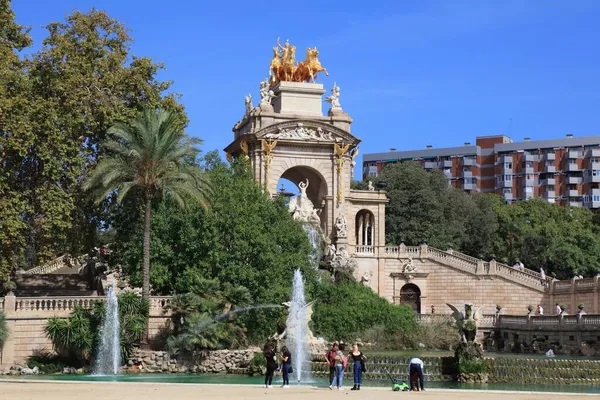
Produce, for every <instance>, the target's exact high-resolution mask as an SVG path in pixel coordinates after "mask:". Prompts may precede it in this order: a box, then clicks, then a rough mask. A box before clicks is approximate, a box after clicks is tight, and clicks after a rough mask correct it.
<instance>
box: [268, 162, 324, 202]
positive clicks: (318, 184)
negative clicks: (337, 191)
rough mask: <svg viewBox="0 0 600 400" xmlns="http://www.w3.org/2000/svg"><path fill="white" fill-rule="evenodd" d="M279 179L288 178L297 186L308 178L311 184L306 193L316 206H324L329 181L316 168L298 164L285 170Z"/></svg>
mask: <svg viewBox="0 0 600 400" xmlns="http://www.w3.org/2000/svg"><path fill="white" fill-rule="evenodd" d="M279 179H287V180H288V181H290V182H292V183H293V184H295V185H296V186H297V187H298V185H299V184H300V182H305V181H306V180H307V179H308V183H309V185H308V188H307V189H306V195H307V196H308V198H309V200H310V201H312V203H313V205H314V206H315V208H317V209H319V208H321V207H322V205H323V204H322V203H323V200H324V198H325V196H327V182H326V181H325V178H324V177H323V175H321V173H320V172H319V171H317V170H316V169H314V168H312V167H309V166H306V165H298V166H295V167H292V168H289V169H287V170H285V171H284V172H283V173H282V174H281V175H280V176H279V177H278V180H279Z"/></svg>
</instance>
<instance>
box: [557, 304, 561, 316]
mask: <svg viewBox="0 0 600 400" xmlns="http://www.w3.org/2000/svg"><path fill="white" fill-rule="evenodd" d="M561 313H562V308H560V306H559V305H558V303H556V315H560V314H561Z"/></svg>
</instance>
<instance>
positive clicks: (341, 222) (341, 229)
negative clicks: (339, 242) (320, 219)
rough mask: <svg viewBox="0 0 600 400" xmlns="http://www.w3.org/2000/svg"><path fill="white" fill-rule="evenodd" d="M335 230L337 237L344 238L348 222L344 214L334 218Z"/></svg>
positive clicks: (346, 234)
mask: <svg viewBox="0 0 600 400" xmlns="http://www.w3.org/2000/svg"><path fill="white" fill-rule="evenodd" d="M335 232H336V236H337V237H338V238H345V237H347V236H348V223H347V222H346V217H344V214H339V215H338V216H337V218H336V219H335Z"/></svg>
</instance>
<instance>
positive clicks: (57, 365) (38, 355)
mask: <svg viewBox="0 0 600 400" xmlns="http://www.w3.org/2000/svg"><path fill="white" fill-rule="evenodd" d="M76 364H77V360H73V359H71V358H68V357H62V356H60V355H58V354H51V353H48V352H45V351H37V352H34V353H33V354H32V355H31V356H30V357H29V358H28V359H27V366H28V367H29V368H35V367H38V368H39V370H40V372H42V373H44V374H56V373H60V372H62V371H63V369H65V368H66V367H70V366H73V365H76Z"/></svg>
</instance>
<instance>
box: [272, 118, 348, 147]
mask: <svg viewBox="0 0 600 400" xmlns="http://www.w3.org/2000/svg"><path fill="white" fill-rule="evenodd" d="M264 137H265V139H274V140H281V139H287V140H314V141H316V142H336V143H340V142H342V141H343V139H342V138H340V137H337V136H335V135H334V134H333V133H331V132H326V131H324V130H323V128H321V127H317V129H312V128H306V127H304V124H303V123H302V122H298V123H297V124H296V127H294V128H282V127H279V128H278V130H277V132H274V133H267V134H266V135H265V136H264Z"/></svg>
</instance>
